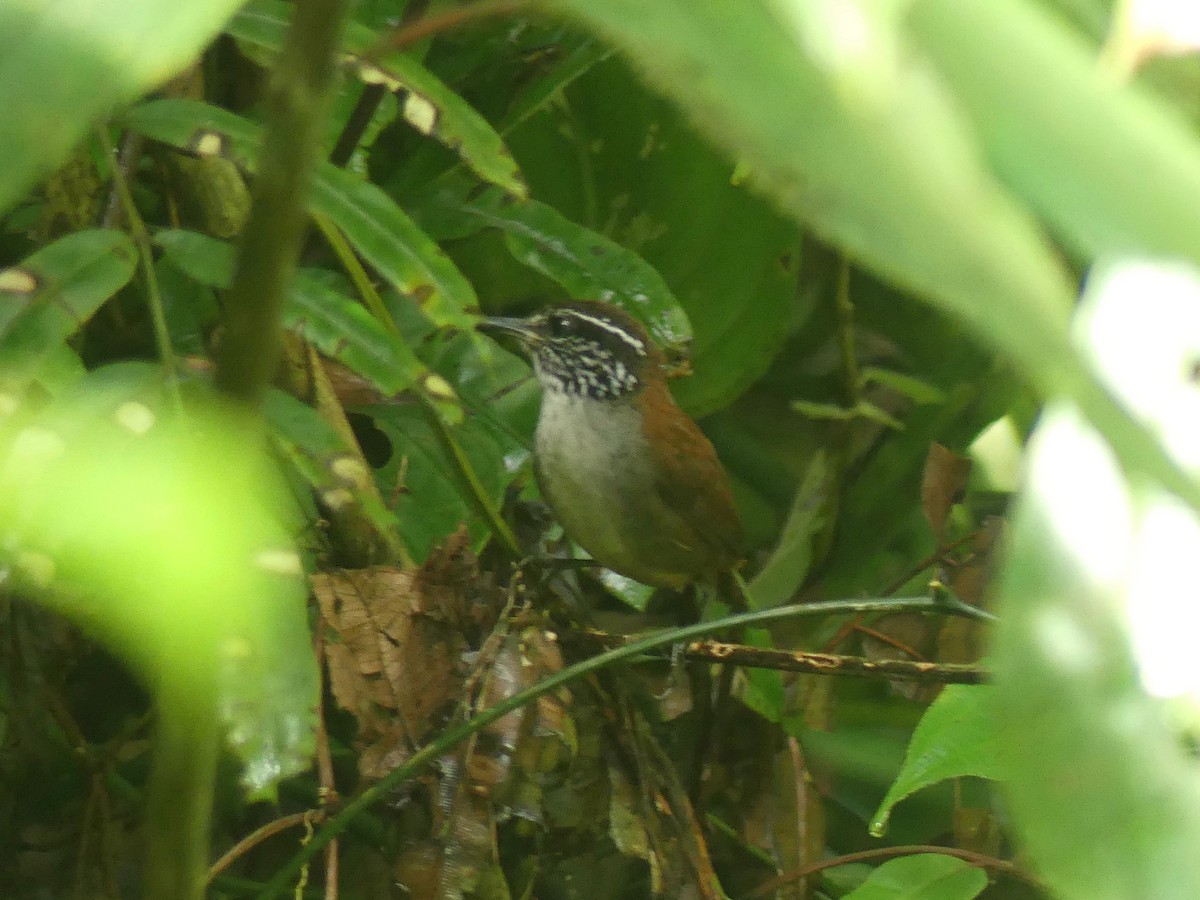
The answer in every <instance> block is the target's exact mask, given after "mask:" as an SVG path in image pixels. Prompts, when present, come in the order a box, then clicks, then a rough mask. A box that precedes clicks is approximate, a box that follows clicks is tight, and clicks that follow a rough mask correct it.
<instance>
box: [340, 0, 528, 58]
mask: <svg viewBox="0 0 1200 900" xmlns="http://www.w3.org/2000/svg"><path fill="white" fill-rule="evenodd" d="M528 6H529V3H528V0H481V2H479V3H472V4H470V5H469V6H457V7H455V8H454V9H448V10H446V11H445V12H441V13H437V14H436V15H432V16H425V17H424V18H421V19H418V20H417V21H415V22H412V23H410V24H406V25H402V26H400V27H399V28H397V29H396V30H395V31H393V32H391V33H390V34H387V35H385V36H384V37H383V38H381V39H380V40H379V42H378V43H376V44H375V46H374V47H372V48H371V49H370V50H368V51H367V52H366V53H364V54H363V56H362V58H363V60H365V61H368V62H377V61H378V60H379V58H380V57H381V56H383V55H384V54H385V53H395V52H396V51H397V50H403V49H404V48H405V47H409V46H411V45H413V44H415V43H416V42H417V41H422V40H424V39H425V38H427V37H432V36H433V35H435V34H441V33H442V32H443V31H451V30H453V29H455V28H460V27H462V26H463V25H466V24H467V23H469V22H473V21H475V20H476V19H484V18H490V17H491V16H507V15H511V14H513V13H515V12H519V11H520V10H522V9H524V8H526V7H528Z"/></svg>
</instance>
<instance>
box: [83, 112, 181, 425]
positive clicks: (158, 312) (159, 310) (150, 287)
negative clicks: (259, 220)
mask: <svg viewBox="0 0 1200 900" xmlns="http://www.w3.org/2000/svg"><path fill="white" fill-rule="evenodd" d="M96 137H97V139H98V140H99V142H100V149H101V151H102V153H103V155H104V159H105V162H106V163H107V164H108V170H109V174H110V175H111V176H112V181H113V190H114V191H115V193H116V196H117V198H118V199H119V200H120V203H121V207H122V209H123V211H124V213H125V220H126V221H127V222H128V223H129V233H130V237H132V238H133V245H134V246H135V247H136V248H137V253H138V267H139V268H140V269H141V272H142V279H143V280H144V281H145V284H146V305H147V306H148V307H149V309H150V321H151V322H152V323H153V325H154V342H155V343H156V344H157V345H158V358H159V360H160V361H161V362H162V365H163V368H164V369H166V372H167V379H166V384H167V391H168V395H169V396H170V398H171V401H172V403H173V405H174V406H175V410H176V412H182V410H183V399H182V397H181V396H180V394H179V384H178V383H177V382H176V379H175V376H176V375H177V374H178V371H179V367H178V362H177V360H176V358H175V348H174V347H173V346H172V345H171V331H170V329H169V328H168V327H167V315H166V312H165V311H164V309H163V300H162V292H161V291H160V290H159V288H158V276H157V275H156V274H155V271H154V250H153V248H152V247H151V246H150V231H149V229H147V228H146V222H145V220H144V219H143V218H142V215H141V213H139V212H138V208H137V204H136V203H134V202H133V194H132V192H131V191H130V190H129V182H128V181H126V179H125V168H124V165H123V161H122V160H120V159H118V157H117V149H116V147H114V146H113V142H112V138H111V137H109V134H108V125H106V124H105V125H100V126H98V127H97V128H96Z"/></svg>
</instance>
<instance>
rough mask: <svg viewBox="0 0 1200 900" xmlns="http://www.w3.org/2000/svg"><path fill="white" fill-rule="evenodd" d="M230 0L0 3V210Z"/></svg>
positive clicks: (146, 84)
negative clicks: (0, 119) (0, 70)
mask: <svg viewBox="0 0 1200 900" xmlns="http://www.w3.org/2000/svg"><path fill="white" fill-rule="evenodd" d="M240 2H241V0H194V2H188V3H184V4H179V3H173V2H169V0H54V2H52V3H3V4H0V59H3V60H4V77H3V78H0V109H3V110H4V111H5V116H6V124H5V127H4V128H3V129H2V130H0V212H5V211H7V210H8V209H9V207H10V206H12V204H13V202H14V201H15V200H17V199H18V198H19V197H20V195H21V194H22V193H23V192H24V191H25V190H26V189H28V188H29V186H30V185H31V184H32V182H33V181H34V180H35V179H36V178H38V177H39V176H41V175H45V174H47V173H48V172H49V171H50V170H51V169H52V168H53V167H54V166H55V165H56V164H57V163H58V162H59V161H60V160H62V159H63V158H65V157H66V155H67V154H68V153H69V152H70V151H71V150H72V148H74V147H75V145H76V144H77V143H78V142H79V140H80V138H82V137H83V135H84V133H85V132H86V130H87V129H88V128H90V127H92V126H93V125H94V124H95V122H96V121H97V120H98V119H101V118H103V117H104V116H106V115H108V114H109V112H110V111H111V110H112V109H113V108H114V107H116V106H118V105H120V104H122V103H128V102H129V101H131V100H133V99H135V98H136V97H138V96H139V95H140V94H142V93H144V92H145V91H147V90H149V89H150V88H153V87H155V86H156V85H159V84H161V83H162V82H164V81H166V80H167V79H168V78H170V77H171V76H172V75H174V74H175V73H176V72H177V71H179V70H180V69H182V68H183V67H184V66H186V65H187V64H188V63H190V62H191V61H192V60H193V59H194V58H195V57H196V55H197V54H198V53H199V52H200V51H201V50H202V49H203V48H204V46H205V45H206V44H208V43H209V41H211V40H212V39H213V37H215V36H216V34H217V32H218V31H220V29H221V26H222V24H223V23H224V22H225V20H226V19H228V18H229V16H230V15H231V14H232V13H233V11H234V10H235V9H237V7H238V6H239V5H240Z"/></svg>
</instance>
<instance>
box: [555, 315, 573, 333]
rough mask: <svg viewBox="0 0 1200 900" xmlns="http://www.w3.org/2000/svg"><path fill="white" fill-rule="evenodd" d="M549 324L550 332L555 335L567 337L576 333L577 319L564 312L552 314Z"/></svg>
mask: <svg viewBox="0 0 1200 900" xmlns="http://www.w3.org/2000/svg"><path fill="white" fill-rule="evenodd" d="M549 325H550V333H551V334H552V335H554V336H555V337H567V336H568V335H571V334H574V333H575V320H574V319H573V318H571V317H570V316H567V315H564V314H562V313H554V314H552V315H551V316H550V321H549Z"/></svg>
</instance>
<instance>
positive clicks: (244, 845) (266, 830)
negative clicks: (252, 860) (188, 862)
mask: <svg viewBox="0 0 1200 900" xmlns="http://www.w3.org/2000/svg"><path fill="white" fill-rule="evenodd" d="M322 818H324V814H323V813H318V821H319V820H320V819H322ZM310 821H312V812H311V811H309V812H298V813H292V814H291V815H290V816H281V817H280V818H278V819H273V820H272V821H270V822H268V823H267V824H266V825H263V826H261V827H259V828H256V829H254V830H253V831H252V832H250V833H249V834H248V835H246V836H245V837H244V838H242V839H241V840H240V841H238V842H237V843H236V844H234V845H233V846H232V847H230V848H229V849H228V850H226V851H225V852H224V853H223V854H222V855H221V858H220V859H218V860H217V861H216V862H215V863H213V864H212V865H211V866H210V867H209V869H208V879H207V881H206V882H205V883H206V884H211V883H212V880H213V879H214V878H216V877H217V876H218V875H220V874H221V873H222V872H224V871H225V870H226V869H228V868H229V867H230V866H231V865H233V864H234V863H235V862H236V861H237V860H238V859H239V858H241V857H242V856H245V855H246V854H247V853H249V852H250V851H251V850H253V849H254V848H255V847H257V846H258V845H259V844H261V843H262V842H263V841H265V840H267V839H268V838H272V837H274V836H275V835H277V834H280V833H282V832H284V831H287V830H288V829H289V828H297V827H303V826H304V825H305V824H307V823H308V822H310Z"/></svg>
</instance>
